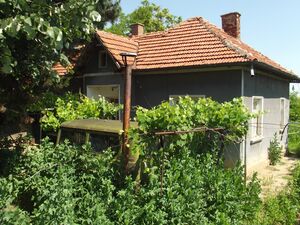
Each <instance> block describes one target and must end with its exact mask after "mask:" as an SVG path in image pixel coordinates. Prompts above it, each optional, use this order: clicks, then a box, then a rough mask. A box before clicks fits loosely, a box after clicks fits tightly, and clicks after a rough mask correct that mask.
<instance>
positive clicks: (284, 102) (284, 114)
mask: <svg viewBox="0 0 300 225" xmlns="http://www.w3.org/2000/svg"><path fill="white" fill-rule="evenodd" d="M282 100H283V118H282V119H283V123H282V124H281V110H282V108H281V101H282ZM285 108H286V99H285V98H280V99H279V112H280V129H282V128H283V127H284V126H285V124H286V121H285V117H286V110H285Z"/></svg>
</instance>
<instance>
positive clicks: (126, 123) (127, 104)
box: [122, 65, 132, 174]
mask: <svg viewBox="0 0 300 225" xmlns="http://www.w3.org/2000/svg"><path fill="white" fill-rule="evenodd" d="M131 77H132V66H131V65H127V66H126V68H125V87H124V109H123V130H124V133H123V148H122V149H123V155H124V161H125V173H126V174H128V172H129V171H128V169H129V168H128V164H129V157H130V149H129V146H128V145H129V142H128V130H129V127H130V111H131V110H130V109H131V83H132V79H131Z"/></svg>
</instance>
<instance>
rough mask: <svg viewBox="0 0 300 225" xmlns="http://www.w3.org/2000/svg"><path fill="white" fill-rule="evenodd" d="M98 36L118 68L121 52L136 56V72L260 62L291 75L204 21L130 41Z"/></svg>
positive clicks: (141, 36) (105, 33)
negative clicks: (131, 53) (132, 53)
mask: <svg viewBox="0 0 300 225" xmlns="http://www.w3.org/2000/svg"><path fill="white" fill-rule="evenodd" d="M97 35H98V37H99V40H100V41H101V42H102V43H103V45H104V46H105V47H106V48H107V49H108V51H109V52H110V54H111V55H112V57H113V58H114V59H115V60H116V62H117V63H118V64H119V65H123V62H122V58H121V56H120V53H121V52H124V51H125V52H134V53H137V54H138V55H137V58H136V65H135V66H136V67H135V69H138V70H144V69H162V68H174V67H185V66H205V65H217V64H226V63H241V62H251V61H257V62H260V63H263V64H266V65H269V66H271V67H273V68H275V69H278V70H280V71H282V72H284V73H288V74H291V73H290V72H289V71H288V70H286V69H285V68H283V67H282V66H280V65H279V64H278V63H276V62H274V61H272V60H271V59H269V58H268V57H266V56H264V55H263V54H261V53H260V52H258V51H256V50H254V49H253V48H251V47H250V46H248V45H247V44H245V43H243V42H242V41H240V40H239V39H236V38H234V37H232V36H230V35H228V34H227V33H225V32H224V31H223V30H222V29H220V28H218V27H216V26H215V25H212V24H210V23H209V22H207V21H206V20H204V19H203V18H201V17H195V18H191V19H189V20H186V21H184V22H182V23H180V24H178V25H177V26H175V27H173V28H170V29H169V30H167V31H162V32H153V33H148V34H144V35H139V36H133V37H131V38H127V37H122V36H118V35H115V34H110V33H107V32H104V31H97Z"/></svg>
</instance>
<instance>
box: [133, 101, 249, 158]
mask: <svg viewBox="0 0 300 225" xmlns="http://www.w3.org/2000/svg"><path fill="white" fill-rule="evenodd" d="M136 114H137V121H138V123H139V128H138V131H137V132H138V133H139V134H141V133H142V134H144V135H137V136H136V137H135V138H134V141H133V143H134V142H137V143H139V144H138V150H139V151H141V153H142V154H147V152H148V153H149V154H151V152H152V151H153V150H154V149H155V148H157V142H158V139H157V137H153V138H152V139H151V138H149V137H147V134H151V133H154V132H156V131H187V130H191V129H194V128H204V129H203V130H202V132H195V133H187V134H182V135H173V136H168V137H166V140H165V143H168V146H167V148H169V151H171V152H172V151H175V152H176V151H177V150H180V148H181V147H183V146H188V147H189V149H190V150H191V151H195V152H198V153H201V152H206V151H209V152H211V151H215V150H216V149H218V148H219V145H220V144H221V143H222V142H223V140H224V141H225V142H226V143H233V142H239V141H240V140H241V139H242V138H243V137H244V135H245V134H246V133H247V129H248V121H249V119H250V118H251V114H250V113H249V111H248V110H247V109H246V108H245V106H244V105H243V103H242V100H241V99H234V100H233V101H231V102H225V103H218V102H215V101H213V100H211V99H209V98H201V99H199V100H198V101H194V100H193V99H191V98H190V97H188V96H186V97H184V98H180V99H179V102H178V104H176V105H170V104H169V103H168V102H164V103H162V104H161V105H159V106H156V107H154V108H152V109H144V108H138V110H137V113H136ZM205 128H207V129H205ZM210 128H211V130H210ZM215 128H220V129H223V131H222V130H221V131H220V132H223V133H220V132H219V131H215V130H214V129H215ZM200 131H201V130H200ZM145 135H146V136H145ZM140 143H142V145H141V144H140ZM133 148H134V146H133Z"/></svg>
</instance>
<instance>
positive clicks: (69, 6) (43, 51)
mask: <svg viewBox="0 0 300 225" xmlns="http://www.w3.org/2000/svg"><path fill="white" fill-rule="evenodd" d="M119 12H120V6H119V0H102V1H99V0H0V105H6V106H7V105H9V104H11V103H14V104H15V105H18V102H19V103H23V102H25V99H26V98H28V96H30V95H36V94H37V93H38V90H45V89H46V88H47V87H49V86H53V85H54V84H56V83H58V81H59V76H58V75H57V74H56V72H54V71H53V69H52V66H53V64H54V63H56V62H61V63H62V64H63V65H65V66H67V65H68V64H69V61H68V57H67V56H66V54H64V53H65V52H66V51H67V50H70V49H72V48H73V47H74V43H82V42H84V41H86V40H89V39H90V37H91V35H92V34H93V31H94V29H95V28H99V27H100V28H101V27H103V26H104V24H105V22H107V21H113V20H114V19H116V17H117V16H118V14H119Z"/></svg>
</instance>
